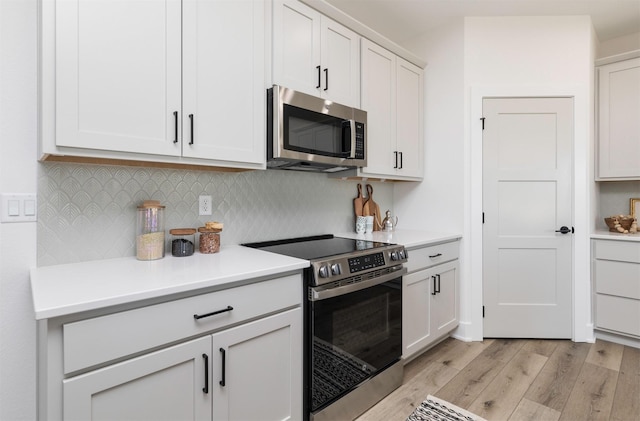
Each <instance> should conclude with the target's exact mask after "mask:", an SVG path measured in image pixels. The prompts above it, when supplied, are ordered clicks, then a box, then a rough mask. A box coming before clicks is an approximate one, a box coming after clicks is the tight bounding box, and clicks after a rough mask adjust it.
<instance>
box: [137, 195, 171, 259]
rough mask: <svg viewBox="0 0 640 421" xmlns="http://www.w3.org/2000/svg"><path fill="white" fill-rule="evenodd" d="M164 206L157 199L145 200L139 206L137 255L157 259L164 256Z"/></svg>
mask: <svg viewBox="0 0 640 421" xmlns="http://www.w3.org/2000/svg"><path fill="white" fill-rule="evenodd" d="M164 208H165V207H164V206H162V205H161V204H160V202H159V201H157V200H145V201H144V202H143V203H142V204H141V205H139V206H138V218H137V224H136V257H137V258H138V260H156V259H162V258H163V257H164Z"/></svg>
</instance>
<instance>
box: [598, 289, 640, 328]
mask: <svg viewBox="0 0 640 421" xmlns="http://www.w3.org/2000/svg"><path fill="white" fill-rule="evenodd" d="M596 327H599V328H603V329H609V330H615V331H616V332H620V333H624V334H627V335H634V336H640V300H632V299H629V298H621V297H613V296H610V295H600V294H598V295H596Z"/></svg>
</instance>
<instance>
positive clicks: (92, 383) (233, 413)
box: [63, 308, 302, 421]
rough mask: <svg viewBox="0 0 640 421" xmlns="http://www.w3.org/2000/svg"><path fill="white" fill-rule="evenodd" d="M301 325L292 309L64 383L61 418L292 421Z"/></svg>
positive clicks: (298, 410)
mask: <svg viewBox="0 0 640 421" xmlns="http://www.w3.org/2000/svg"><path fill="white" fill-rule="evenodd" d="M301 327H302V315H301V310H300V309H299V308H298V309H294V310H289V311H287V312H284V313H280V314H276V315H274V316H270V317H267V318H264V319H260V320H256V321H253V322H250V323H247V324H245V325H242V326H238V327H235V328H232V329H228V330H224V331H222V332H220V333H216V334H214V335H210V336H206V337H204V338H199V339H195V340H192V341H189V342H186V343H183V344H180V345H176V346H172V347H169V348H166V349H163V350H160V351H156V352H153V353H151V354H148V355H144V356H141V357H137V358H133V359H131V360H128V361H125V362H122V363H118V364H114V365H112V366H108V367H105V368H103V369H99V370H96V371H92V372H90V373H87V374H84V375H80V376H77V377H74V378H72V379H70V380H65V381H64V386H63V389H64V393H63V396H64V419H65V420H149V421H153V420H212V419H213V420H293V419H299V418H300V415H301V414H302V399H301V396H300V398H299V399H298V398H297V397H298V394H299V391H301V390H302V378H301V375H300V373H301V371H300V370H301V368H302V353H301V342H300V341H298V340H295V338H301V337H302V330H301ZM212 344H213V345H212ZM212 415H213V417H212Z"/></svg>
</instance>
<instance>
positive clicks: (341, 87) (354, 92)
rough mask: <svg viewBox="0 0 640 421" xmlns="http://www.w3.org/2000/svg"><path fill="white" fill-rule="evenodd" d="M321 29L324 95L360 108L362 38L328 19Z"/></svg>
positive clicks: (322, 86)
mask: <svg viewBox="0 0 640 421" xmlns="http://www.w3.org/2000/svg"><path fill="white" fill-rule="evenodd" d="M321 27H322V32H321V42H320V44H321V59H322V72H321V80H320V82H321V96H322V97H323V98H327V99H330V100H331V101H333V102H337V103H340V104H344V105H348V106H351V107H356V108H359V107H360V36H359V35H358V34H356V33H355V32H353V31H351V30H350V29H347V28H345V27H344V26H342V25H340V24H339V23H337V22H335V21H333V20H331V19H329V18H325V17H322V19H321Z"/></svg>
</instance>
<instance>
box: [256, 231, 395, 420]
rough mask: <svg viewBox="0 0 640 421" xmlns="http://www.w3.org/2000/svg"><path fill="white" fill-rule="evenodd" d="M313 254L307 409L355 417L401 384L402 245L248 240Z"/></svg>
mask: <svg viewBox="0 0 640 421" xmlns="http://www.w3.org/2000/svg"><path fill="white" fill-rule="evenodd" d="M245 245H246V246H250V247H255V248H260V249H262V250H265V251H270V252H273V253H278V254H285V255H288V256H293V257H298V258H301V259H307V260H309V261H310V267H309V268H308V269H306V270H305V275H304V282H305V293H306V295H307V296H306V299H305V311H304V314H305V344H304V349H305V355H304V364H305V369H304V383H305V393H304V396H305V402H304V407H305V416H306V417H308V419H311V420H314V421H318V420H320V421H321V420H347V419H354V418H356V417H357V416H358V415H360V414H361V413H363V412H364V411H366V410H367V409H369V408H370V407H371V406H373V405H374V404H375V403H377V402H378V401H379V400H380V399H382V398H383V397H384V396H386V395H387V394H389V393H390V392H391V391H393V390H394V389H396V388H397V387H398V386H400V385H401V384H402V376H403V366H402V362H401V361H400V357H401V356H402V275H403V274H405V273H406V269H405V268H404V267H403V263H405V262H406V261H407V252H406V250H405V248H404V247H403V246H400V245H395V244H387V243H380V242H374V241H366V240H355V239H349V238H341V237H334V236H332V235H324V236H317V237H305V238H297V239H289V240H280V241H271V242H264V243H253V244H245Z"/></svg>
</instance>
